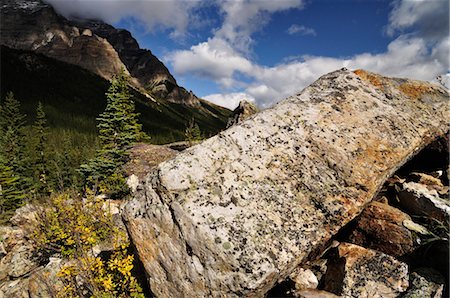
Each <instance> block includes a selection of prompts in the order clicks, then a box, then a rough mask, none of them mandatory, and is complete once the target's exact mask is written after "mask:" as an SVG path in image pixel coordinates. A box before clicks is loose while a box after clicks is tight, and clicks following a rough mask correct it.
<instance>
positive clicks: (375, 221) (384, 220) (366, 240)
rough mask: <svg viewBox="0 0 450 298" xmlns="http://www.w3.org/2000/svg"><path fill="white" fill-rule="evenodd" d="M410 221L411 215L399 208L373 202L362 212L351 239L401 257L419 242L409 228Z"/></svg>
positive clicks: (353, 241) (356, 242) (359, 243)
mask: <svg viewBox="0 0 450 298" xmlns="http://www.w3.org/2000/svg"><path fill="white" fill-rule="evenodd" d="M410 222H412V221H411V217H410V216H409V215H408V214H405V213H403V212H402V211H400V210H398V209H397V208H394V207H391V206H389V205H387V204H383V203H379V202H371V203H370V204H369V205H368V206H367V207H366V208H365V209H364V211H363V212H362V213H361V215H360V217H359V219H358V221H357V223H356V227H355V230H354V231H353V233H352V234H351V235H350V241H351V242H352V243H355V244H358V245H361V246H364V247H367V248H371V249H376V250H378V251H381V252H384V253H386V254H389V255H392V256H395V257H400V256H403V255H405V254H408V253H411V252H412V251H413V249H414V244H417V243H415V236H414V233H412V232H411V231H410V230H409V229H408V228H407V226H408V223H410ZM405 225H406V227H405ZM416 246H417V245H416Z"/></svg>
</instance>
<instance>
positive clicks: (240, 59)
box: [168, 0, 450, 108]
mask: <svg viewBox="0 0 450 298" xmlns="http://www.w3.org/2000/svg"><path fill="white" fill-rule="evenodd" d="M244 2H245V3H246V4H243V3H242V2H239V1H232V2H226V5H224V6H223V8H222V9H223V11H225V12H226V15H227V17H225V20H224V23H223V26H222V27H221V28H220V29H219V30H217V31H215V35H214V36H213V37H212V38H210V39H208V40H207V41H206V42H203V43H200V44H198V45H196V46H193V47H191V48H190V49H189V50H184V51H176V52H173V53H172V54H171V55H170V56H169V57H168V61H169V62H170V63H172V65H173V67H174V70H175V72H176V73H178V74H181V75H184V74H190V75H192V74H193V75H199V76H201V77H205V78H212V79H213V80H215V81H216V82H217V83H219V84H220V85H221V86H222V87H223V88H225V90H227V89H228V88H231V89H233V90H236V89H238V90H239V91H240V92H239V93H236V91H233V92H231V93H225V94H224V95H218V94H213V95H211V96H206V98H208V99H209V100H211V101H213V102H215V103H217V104H220V105H224V106H227V107H230V108H234V107H235V106H236V105H237V103H238V102H239V100H238V99H237V98H238V97H244V96H248V97H249V98H253V99H254V100H255V102H256V104H257V105H259V106H260V107H262V108H265V107H268V106H270V105H272V104H273V103H275V102H277V101H279V100H281V99H283V98H285V97H287V96H289V95H292V94H295V93H298V92H300V91H301V90H302V89H303V88H305V87H306V86H308V85H309V84H311V83H312V82H313V81H314V80H316V79H317V78H318V77H319V76H321V75H323V74H325V73H327V72H330V71H333V70H336V69H339V68H342V67H348V68H350V69H357V68H364V69H366V70H369V71H374V72H378V73H382V74H384V75H389V76H398V77H409V78H415V79H422V80H434V79H435V78H436V77H437V76H438V75H442V76H441V77H442V81H446V80H447V78H448V77H449V75H448V73H449V72H448V69H449V61H448V57H449V42H450V39H449V37H448V15H447V14H446V13H448V2H447V1H440V0H436V1H410V0H402V1H396V2H395V4H394V6H393V10H392V12H391V13H390V16H389V24H388V25H387V31H388V33H390V34H394V33H396V32H400V33H401V34H400V35H399V36H398V37H397V38H395V39H394V40H393V41H392V42H390V43H389V45H388V47H387V49H386V51H385V52H384V53H379V54H372V53H361V54H356V55H353V56H351V57H346V58H345V59H343V58H339V57H338V58H332V57H321V56H298V57H297V58H296V59H295V60H289V61H286V62H284V63H281V64H279V65H276V66H273V67H267V66H264V65H259V64H257V63H255V62H254V61H252V60H251V59H249V58H248V57H247V55H246V54H245V51H243V48H244V49H245V47H248V46H251V41H252V40H251V35H252V33H254V32H255V30H256V29H255V27H254V24H256V23H258V22H259V25H261V24H265V22H267V20H264V19H263V20H259V21H255V22H256V23H254V24H253V23H252V21H250V22H246V21H245V18H244V16H246V17H248V18H249V19H250V20H251V19H252V18H260V17H261V13H262V12H265V13H269V12H273V11H278V10H281V9H290V8H301V7H302V2H300V1H299V2H296V3H294V2H292V3H285V4H284V6H276V4H273V5H275V6H274V7H272V8H270V9H269V8H268V7H266V6H264V5H270V4H269V3H268V1H264V3H265V2H267V3H265V4H262V3H263V2H261V3H260V2H259V1H255V2H257V4H255V6H252V4H251V2H252V1H244ZM272 2H277V1H272ZM272 2H270V3H272ZM281 2H283V1H281ZM444 2H445V3H444ZM246 5H247V6H246ZM261 5H262V6H261ZM245 9H249V11H245ZM436 10H439V12H436ZM442 11H443V12H444V13H442ZM233 12H235V13H236V15H234V14H233ZM228 14H229V16H228ZM443 15H445V18H444V17H443ZM433 19H435V21H436V23H438V24H441V25H442V24H446V25H445V26H442V28H444V29H442V28H440V29H439V30H438V32H434V33H430V32H431V31H433V30H435V29H436V28H434V24H433V22H432V20H433ZM444 19H445V20H444ZM294 25H295V24H294ZM294 25H293V26H291V27H290V28H289V29H290V30H288V33H292V34H295V33H304V34H305V33H306V32H307V29H309V28H306V27H302V26H300V25H295V26H294ZM445 30H447V31H445ZM289 31H290V32H289ZM446 32H447V33H446ZM310 34H312V33H310ZM241 38H243V39H241ZM242 76H245V77H247V78H249V80H247V82H241V81H240V80H239V79H238V78H239V77H242ZM235 94H239V96H234V95H235Z"/></svg>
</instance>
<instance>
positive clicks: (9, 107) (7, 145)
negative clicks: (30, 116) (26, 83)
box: [0, 92, 26, 177]
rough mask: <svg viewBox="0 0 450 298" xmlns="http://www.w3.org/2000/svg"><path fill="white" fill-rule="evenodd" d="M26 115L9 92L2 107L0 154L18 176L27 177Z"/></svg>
mask: <svg viewBox="0 0 450 298" xmlns="http://www.w3.org/2000/svg"><path fill="white" fill-rule="evenodd" d="M25 117H26V116H25V115H24V114H22V113H21V112H20V102H19V101H18V100H17V99H15V97H14V94H13V93H12V92H8V94H7V95H6V98H5V99H4V101H3V102H2V104H1V105H0V153H1V154H2V155H3V158H4V159H5V160H4V162H5V164H6V165H7V166H8V167H9V168H11V170H12V171H13V172H15V173H16V175H18V176H21V177H23V176H25V171H26V170H25V168H26V161H25V153H24V148H25V142H26V137H25Z"/></svg>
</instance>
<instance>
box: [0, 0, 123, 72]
mask: <svg viewBox="0 0 450 298" xmlns="http://www.w3.org/2000/svg"><path fill="white" fill-rule="evenodd" d="M0 34H1V43H2V44H3V45H6V46H8V47H11V48H15V49H21V50H32V51H35V52H37V53H41V54H44V55H46V56H49V57H52V58H55V59H58V60H60V61H64V62H67V63H71V64H75V65H78V66H81V67H83V68H85V69H87V70H90V71H92V72H94V73H96V74H98V75H100V76H102V77H103V78H106V79H110V78H111V77H112V76H113V75H114V74H116V73H117V72H118V71H120V69H121V68H122V67H123V68H125V65H124V64H123V63H122V61H121V60H120V58H119V55H118V54H117V52H116V51H115V50H114V48H113V47H112V46H111V44H109V42H108V41H107V40H106V39H104V38H101V37H99V36H97V35H93V34H92V32H91V31H90V30H83V29H81V28H78V27H76V26H73V25H72V24H70V22H68V21H67V20H66V19H65V18H63V17H61V16H59V15H58V14H56V12H55V11H54V10H53V8H52V7H51V6H49V5H47V4H45V3H43V2H41V1H22V0H6V1H5V2H4V4H3V5H2V11H1V27H0Z"/></svg>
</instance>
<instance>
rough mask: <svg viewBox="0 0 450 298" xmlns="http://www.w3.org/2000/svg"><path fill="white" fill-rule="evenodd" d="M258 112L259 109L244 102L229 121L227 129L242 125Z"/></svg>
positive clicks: (240, 103)
mask: <svg viewBox="0 0 450 298" xmlns="http://www.w3.org/2000/svg"><path fill="white" fill-rule="evenodd" d="M257 112H258V108H257V107H256V106H255V105H254V104H253V103H251V102H248V101H246V100H242V101H241V102H239V105H238V107H237V108H236V109H234V111H233V114H231V116H230V118H229V119H228V124H227V127H230V126H233V125H235V124H237V123H240V122H242V121H244V120H245V119H247V118H248V117H250V116H251V115H253V114H256V113H257Z"/></svg>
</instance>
